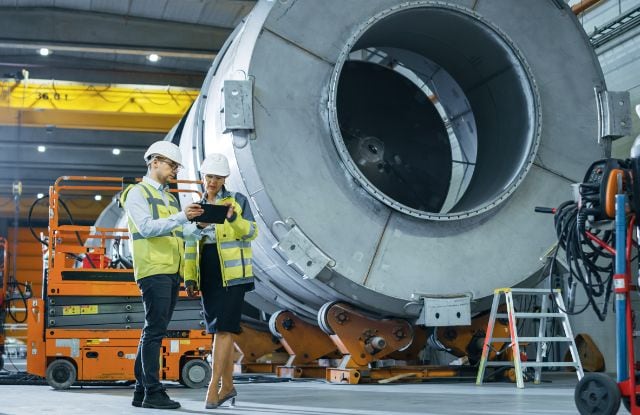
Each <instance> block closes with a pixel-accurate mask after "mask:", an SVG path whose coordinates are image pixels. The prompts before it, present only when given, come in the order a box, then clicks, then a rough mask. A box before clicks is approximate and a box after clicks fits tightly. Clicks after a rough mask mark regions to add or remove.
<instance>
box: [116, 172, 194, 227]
mask: <svg viewBox="0 0 640 415" xmlns="http://www.w3.org/2000/svg"><path fill="white" fill-rule="evenodd" d="M142 181H143V182H145V183H147V184H150V185H151V186H153V187H154V188H155V189H158V192H160V196H161V197H162V200H163V201H164V203H165V205H167V206H169V201H168V200H167V195H166V194H165V192H164V186H163V185H161V184H160V183H158V182H156V181H155V180H153V179H152V178H150V177H149V176H144V177H143V178H142ZM124 209H125V211H126V212H127V215H128V216H129V218H130V219H131V220H132V221H133V223H134V224H135V225H136V228H138V232H139V233H140V235H142V237H144V238H152V237H154V236H159V235H166V234H167V233H169V232H171V231H172V230H173V229H175V228H176V227H178V226H180V225H184V224H185V223H187V222H189V220H188V219H187V215H186V214H185V213H184V212H183V211H181V212H178V213H176V214H173V215H171V216H169V217H168V218H160V219H153V217H152V216H151V211H150V209H149V203H148V202H147V199H146V198H145V196H144V194H143V191H142V189H140V188H139V187H138V186H135V187H134V188H133V189H131V190H129V194H128V195H127V199H126V200H125V202H124Z"/></svg>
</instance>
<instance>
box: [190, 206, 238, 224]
mask: <svg viewBox="0 0 640 415" xmlns="http://www.w3.org/2000/svg"><path fill="white" fill-rule="evenodd" d="M200 206H202V208H203V209H204V213H203V214H202V215H200V216H198V217H196V218H193V222H202V223H224V220H225V219H226V218H227V212H228V211H229V206H221V205H207V204H201V205H200Z"/></svg>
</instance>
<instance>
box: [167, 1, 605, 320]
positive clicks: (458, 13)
mask: <svg viewBox="0 0 640 415" xmlns="http://www.w3.org/2000/svg"><path fill="white" fill-rule="evenodd" d="M231 80H236V81H247V82H244V83H242V82H241V83H240V84H232V83H226V84H225V81H231ZM247 84H252V89H251V88H250V89H249V90H248V93H247V92H246V91H247V90H244V92H243V90H242V86H243V85H244V86H246V85H247ZM238 85H239V86H240V87H239V88H238V89H236V87H237V86H238ZM225 88H226V90H225ZM230 88H231V90H230ZM604 89H605V84H604V79H603V75H602V73H601V70H600V67H599V64H598V61H597V59H596V56H595V54H594V53H593V51H592V49H591V47H590V45H589V42H588V39H587V37H586V36H585V34H584V32H583V30H582V28H581V26H580V24H579V22H578V21H577V19H576V18H575V16H574V15H573V13H572V12H571V9H570V8H569V7H568V6H567V5H566V4H565V2H564V1H561V0H557V1H552V0H535V1H526V2H525V1H509V2H505V1H496V0H480V1H477V0H446V1H398V0H350V1H343V0H325V1H316V0H297V1H296V0H278V1H275V0H273V1H269V0H261V1H259V2H258V3H257V5H256V6H255V8H254V10H253V12H252V13H251V14H250V15H249V16H248V17H247V19H246V20H245V21H244V23H243V24H242V25H241V26H240V27H239V28H238V29H237V30H236V31H235V32H234V34H233V35H232V37H231V38H230V39H229V41H228V42H227V44H226V45H225V47H224V48H223V50H222V51H221V52H220V54H219V55H218V57H217V58H216V61H215V62H214V64H213V66H212V68H211V70H210V72H209V74H208V76H207V79H206V81H205V85H204V87H203V90H202V94H201V96H200V98H199V99H198V101H197V102H196V104H195V105H194V106H193V108H192V110H191V111H190V113H189V114H188V116H187V119H186V122H185V123H184V127H183V128H182V130H181V131H180V132H179V134H178V135H179V137H180V146H181V149H182V150H183V153H184V156H185V158H186V159H187V160H188V162H187V168H186V169H184V170H183V171H182V173H181V174H182V177H181V178H189V179H193V178H197V166H198V165H199V164H200V162H201V161H202V159H203V157H204V156H205V154H208V153H212V152H222V153H224V154H226V155H227V156H228V157H229V159H230V160H231V165H232V174H231V176H230V177H229V178H228V180H227V185H228V187H229V188H230V189H232V190H234V191H239V192H242V193H244V194H246V195H248V196H249V197H250V199H251V202H252V208H253V210H254V214H255V215H256V217H257V221H258V224H259V227H260V236H259V238H258V239H257V240H256V241H255V242H254V244H253V245H254V270H255V271H256V276H257V278H258V282H257V284H256V290H255V292H254V293H252V294H251V295H249V296H248V301H249V302H251V303H252V304H253V305H254V306H256V307H258V308H260V309H263V310H265V311H267V312H274V311H275V310H278V309H283V308H285V309H289V310H291V311H294V312H296V313H298V314H299V315H301V316H304V317H307V318H311V319H314V318H315V314H316V313H317V311H318V309H319V308H320V307H321V306H322V305H323V304H324V303H326V302H328V301H333V300H345V301H348V302H350V303H352V304H354V305H357V306H359V307H362V308H365V309H367V310H370V311H371V312H375V313H379V314H381V315H393V316H401V317H412V316H415V315H416V314H417V313H418V312H419V309H420V307H419V304H417V303H416V302H415V301H414V299H415V296H416V294H418V295H419V294H430V295H450V294H457V293H469V294H470V295H471V296H472V297H473V298H474V299H480V298H483V297H486V296H488V295H490V294H491V293H492V291H493V289H494V288H497V287H505V286H513V285H516V284H518V283H521V282H522V281H524V280H526V279H527V278H529V277H530V276H532V275H534V274H536V272H538V271H539V270H540V268H541V267H542V262H541V260H540V257H541V255H542V254H543V253H544V252H545V251H546V250H547V249H548V248H549V247H550V246H551V245H552V243H553V242H554V240H555V235H554V232H553V227H552V221H551V218H550V217H548V216H545V215H537V214H535V213H534V212H533V208H534V206H536V205H547V206H554V205H557V204H559V203H560V202H562V201H563V200H565V199H567V198H568V197H569V196H570V192H569V184H570V183H572V182H577V181H580V180H581V178H582V177H581V176H582V174H583V172H584V169H585V168H586V167H587V166H588V165H589V164H590V162H591V161H592V160H594V159H597V158H599V157H601V156H603V155H604V151H603V149H602V148H601V147H600V146H599V145H598V138H597V131H598V121H597V120H598V117H597V108H596V100H595V94H594V90H604ZM238 94H239V95H240V98H238ZM225 97H226V98H225ZM243 99H244V100H245V101H243ZM238 103H239V104H238ZM234 118H238V119H241V120H245V121H244V124H243V122H240V123H234V122H233V120H234ZM183 197H185V198H188V197H189V196H183Z"/></svg>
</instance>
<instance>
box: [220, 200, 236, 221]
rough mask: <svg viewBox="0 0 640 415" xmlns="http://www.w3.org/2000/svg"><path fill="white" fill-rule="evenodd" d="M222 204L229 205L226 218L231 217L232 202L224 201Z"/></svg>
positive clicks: (232, 210) (232, 213) (232, 212)
mask: <svg viewBox="0 0 640 415" xmlns="http://www.w3.org/2000/svg"><path fill="white" fill-rule="evenodd" d="M223 205H224V206H228V207H229V210H227V219H231V218H232V217H233V215H234V213H235V209H234V208H233V203H231V202H224V203H223Z"/></svg>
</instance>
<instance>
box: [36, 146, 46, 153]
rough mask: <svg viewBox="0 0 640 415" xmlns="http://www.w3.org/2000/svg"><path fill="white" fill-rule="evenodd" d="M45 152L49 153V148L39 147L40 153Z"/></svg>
mask: <svg viewBox="0 0 640 415" xmlns="http://www.w3.org/2000/svg"><path fill="white" fill-rule="evenodd" d="M45 151H47V148H46V147H45V146H38V152H40V153H44V152H45Z"/></svg>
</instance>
